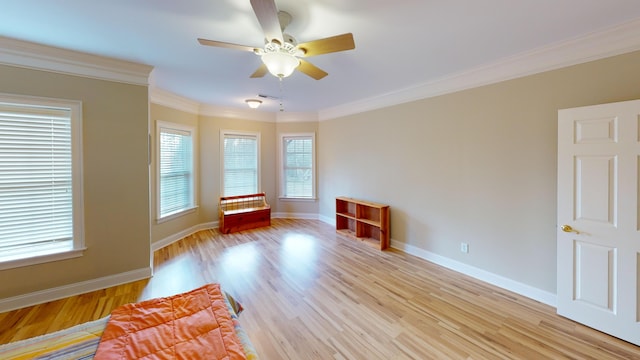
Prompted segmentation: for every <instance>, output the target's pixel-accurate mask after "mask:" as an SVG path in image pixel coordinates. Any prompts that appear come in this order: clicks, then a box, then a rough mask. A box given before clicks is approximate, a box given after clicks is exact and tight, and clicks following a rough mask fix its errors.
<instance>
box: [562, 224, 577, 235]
mask: <svg viewBox="0 0 640 360" xmlns="http://www.w3.org/2000/svg"><path fill="white" fill-rule="evenodd" d="M560 229H562V231H564V232H568V233H570V232H574V233H576V234H580V232H579V231H578V230H575V229H574V228H572V227H571V226H569V225H562V226H560Z"/></svg>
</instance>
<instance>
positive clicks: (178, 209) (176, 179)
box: [156, 121, 196, 222]
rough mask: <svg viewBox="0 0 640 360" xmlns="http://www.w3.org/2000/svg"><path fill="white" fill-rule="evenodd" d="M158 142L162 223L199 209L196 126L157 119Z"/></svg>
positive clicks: (158, 211)
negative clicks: (197, 204) (196, 187)
mask: <svg viewBox="0 0 640 360" xmlns="http://www.w3.org/2000/svg"><path fill="white" fill-rule="evenodd" d="M156 129H157V131H156V135H157V137H156V139H157V143H158V157H157V158H158V166H157V167H158V176H157V179H158V189H157V192H156V193H157V195H158V201H157V205H156V207H157V219H158V222H162V221H166V220H169V219H173V218H175V217H177V216H180V215H183V214H185V213H187V212H191V211H193V210H194V209H195V208H196V200H195V199H196V191H195V178H196V177H195V166H194V164H195V161H194V139H195V138H196V130H195V128H194V127H193V126H188V125H182V124H175V123H170V122H165V121H157V122H156Z"/></svg>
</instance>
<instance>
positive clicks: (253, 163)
mask: <svg viewBox="0 0 640 360" xmlns="http://www.w3.org/2000/svg"><path fill="white" fill-rule="evenodd" d="M223 153H224V154H223V162H224V171H223V172H224V175H223V176H224V178H223V186H224V188H223V193H224V196H234V195H246V194H254V193H257V192H258V138H257V136H255V135H236V134H224V139H223Z"/></svg>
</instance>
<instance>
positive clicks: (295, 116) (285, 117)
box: [276, 112, 318, 123]
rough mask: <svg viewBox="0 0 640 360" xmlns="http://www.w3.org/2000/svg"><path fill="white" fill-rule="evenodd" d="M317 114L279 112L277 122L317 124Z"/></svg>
mask: <svg viewBox="0 0 640 360" xmlns="http://www.w3.org/2000/svg"><path fill="white" fill-rule="evenodd" d="M317 121H318V113H317V112H279V113H276V122H279V123H286V122H317Z"/></svg>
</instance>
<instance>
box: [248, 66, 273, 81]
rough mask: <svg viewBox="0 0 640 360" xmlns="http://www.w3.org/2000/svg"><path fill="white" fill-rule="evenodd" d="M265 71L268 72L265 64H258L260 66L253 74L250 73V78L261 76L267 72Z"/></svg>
mask: <svg viewBox="0 0 640 360" xmlns="http://www.w3.org/2000/svg"><path fill="white" fill-rule="evenodd" d="M267 72H269V69H267V65H265V64H262V65H260V67H259V68H258V69H257V70H256V71H255V72H254V73H253V74H251V76H250V77H252V78H261V77H263V76H265V75H266V74H267Z"/></svg>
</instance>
